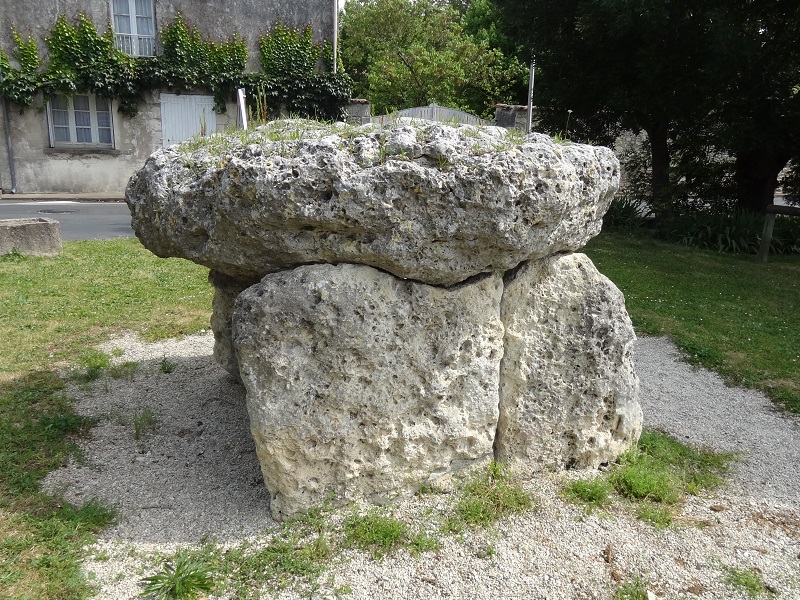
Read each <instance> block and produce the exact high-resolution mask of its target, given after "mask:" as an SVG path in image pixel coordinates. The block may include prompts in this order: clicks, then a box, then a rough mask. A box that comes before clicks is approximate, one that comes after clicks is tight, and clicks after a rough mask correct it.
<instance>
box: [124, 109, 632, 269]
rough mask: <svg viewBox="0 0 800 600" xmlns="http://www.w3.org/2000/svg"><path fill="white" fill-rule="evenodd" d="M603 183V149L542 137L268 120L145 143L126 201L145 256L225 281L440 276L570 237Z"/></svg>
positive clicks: (504, 262) (578, 236)
mask: <svg viewBox="0 0 800 600" xmlns="http://www.w3.org/2000/svg"><path fill="white" fill-rule="evenodd" d="M618 185H619V163H618V161H617V159H616V157H615V156H614V154H613V153H612V152H611V151H610V150H608V149H607V148H598V147H593V146H584V145H580V144H568V145H561V144H556V143H554V142H553V140H551V139H550V138H548V137H547V136H544V135H541V134H531V135H529V136H527V137H525V138H524V139H516V138H515V137H513V136H511V137H510V135H509V134H508V132H507V131H506V130H504V129H501V128H497V127H486V128H476V127H474V126H471V125H462V126H458V127H450V126H448V125H442V124H439V123H432V122H427V121H425V122H420V121H413V122H411V121H401V122H400V123H398V125H397V126H395V127H392V128H380V127H379V126H376V125H365V126H361V127H358V128H348V127H347V126H345V125H343V124H339V125H332V126H321V125H313V124H308V123H306V122H299V121H278V122H276V123H274V124H272V125H270V126H265V127H264V128H261V129H258V130H256V131H254V132H252V133H248V134H247V135H246V137H244V138H241V137H237V136H235V135H228V136H227V137H225V136H223V135H222V134H218V135H215V136H211V137H209V138H207V140H206V141H205V142H194V143H191V144H190V143H187V144H184V145H183V146H176V147H170V148H164V149H162V150H159V151H157V152H156V153H155V154H153V155H152V156H151V157H150V158H149V159H148V160H147V163H146V164H145V166H144V167H143V168H142V169H141V170H140V171H139V172H138V173H137V174H136V175H134V177H133V178H132V179H131V181H130V184H129V185H128V189H127V192H126V200H127V202H128V204H129V206H130V209H131V215H132V224H133V228H134V230H135V231H136V234H137V236H138V237H139V239H140V240H141V241H142V243H143V244H144V245H145V246H146V247H147V248H149V249H150V250H151V251H153V252H154V253H155V254H157V255H159V256H179V257H183V258H187V259H189V260H192V261H195V262H197V263H200V264H203V265H206V266H208V267H210V268H211V269H213V270H215V271H218V272H220V273H224V274H225V275H228V276H231V277H235V278H238V279H254V278H260V277H262V276H264V275H266V274H267V273H273V272H276V271H280V270H285V269H291V268H294V267H296V266H298V265H301V264H309V263H320V262H327V263H339V262H347V263H356V264H366V265H370V266H373V267H376V268H379V269H381V270H384V271H387V272H389V273H392V274H394V275H396V276H398V277H402V278H408V279H414V280H418V281H421V282H425V283H430V284H434V285H453V284H455V283H458V282H461V281H464V280H465V279H467V278H469V277H472V276H474V275H477V274H479V273H483V272H491V271H501V270H506V269H511V268H513V267H515V266H517V265H518V264H519V263H520V262H522V261H525V260H532V259H536V258H540V257H543V256H547V255H550V254H553V253H554V252H561V251H574V250H577V249H578V248H580V247H582V246H583V245H584V244H585V243H586V242H587V241H588V240H589V239H591V237H593V236H594V235H596V234H597V233H599V231H600V227H601V221H602V216H603V214H604V213H605V211H606V209H607V208H608V205H609V203H610V202H611V198H612V197H613V195H614V193H615V192H616V189H617V187H618Z"/></svg>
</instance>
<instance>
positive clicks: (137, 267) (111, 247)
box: [0, 238, 212, 381]
mask: <svg viewBox="0 0 800 600" xmlns="http://www.w3.org/2000/svg"><path fill="white" fill-rule="evenodd" d="M207 273H208V269H205V268H204V267H200V266H198V265H195V264H193V263H190V262H189V261H186V260H181V259H166V260H165V259H160V258H157V257H156V256H154V255H153V254H152V253H150V252H149V251H148V250H145V249H144V247H143V246H142V245H141V244H140V243H139V241H138V240H136V239H131V238H129V239H119V240H104V241H89V242H66V243H64V252H63V254H62V255H61V256H59V257H58V258H23V257H20V256H14V255H9V256H4V257H0V339H2V340H4V342H3V344H2V345H1V346H0V381H2V380H3V378H7V377H8V374H19V373H24V372H26V371H30V370H32V369H47V368H50V367H51V366H52V365H53V364H54V363H56V362H59V361H65V360H66V361H69V360H74V359H75V357H76V356H77V355H78V354H79V353H80V352H81V351H82V350H85V349H86V348H88V347H89V346H91V345H93V344H97V343H99V342H100V341H102V340H103V339H104V337H107V336H108V334H110V333H112V332H115V331H120V330H123V329H131V330H134V331H138V332H140V333H142V334H143V337H144V338H145V339H150V340H153V339H160V338H165V337H170V336H176V335H180V334H184V333H190V332H195V331H198V330H199V329H200V328H203V327H208V319H209V315H210V313H211V295H212V290H211V286H210V285H209V284H208V282H207V281H206V274H207Z"/></svg>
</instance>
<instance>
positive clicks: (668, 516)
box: [636, 501, 672, 529]
mask: <svg viewBox="0 0 800 600" xmlns="http://www.w3.org/2000/svg"><path fill="white" fill-rule="evenodd" d="M636 516H637V517H638V518H639V520H640V521H644V522H645V523H650V524H651V525H652V526H653V527H655V528H656V529H666V528H668V527H669V526H670V525H672V510H671V509H670V507H668V506H663V505H660V504H656V503H654V502H647V501H645V502H642V504H640V505H639V506H637V507H636Z"/></svg>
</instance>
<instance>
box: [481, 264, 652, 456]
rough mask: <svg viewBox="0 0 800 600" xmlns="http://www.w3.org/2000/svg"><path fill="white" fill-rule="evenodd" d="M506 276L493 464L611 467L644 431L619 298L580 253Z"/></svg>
mask: <svg viewBox="0 0 800 600" xmlns="http://www.w3.org/2000/svg"><path fill="white" fill-rule="evenodd" d="M508 279H509V281H507V283H506V286H505V291H504V293H503V301H502V309H501V314H502V319H503V324H504V325H505V344H504V345H505V355H504V357H503V362H502V367H501V372H500V419H499V426H498V430H497V440H496V443H495V448H496V458H497V460H499V461H500V462H503V463H505V464H509V465H513V466H514V467H515V468H516V469H517V470H530V469H531V468H534V469H538V468H542V467H556V468H563V467H572V466H575V467H597V466H599V465H600V464H602V463H608V462H610V461H612V460H615V459H616V458H617V457H618V456H619V455H620V454H622V453H623V452H624V451H626V450H628V449H630V447H631V446H632V445H633V444H634V443H635V442H636V440H638V438H639V434H640V432H641V429H642V409H641V407H640V405H639V400H638V393H639V380H638V378H637V377H636V372H635V371H634V365H633V356H632V351H633V342H634V340H635V339H636V336H635V334H634V332H633V327H632V325H631V322H630V319H629V317H628V313H627V311H626V310H625V301H624V298H623V296H622V293H620V291H619V290H618V289H617V288H616V287H615V286H614V284H613V283H611V281H609V280H608V279H607V278H606V277H605V276H603V275H601V274H600V273H599V272H598V271H597V269H596V268H595V266H594V264H592V261H591V260H589V258H588V257H587V256H585V255H583V254H567V255H556V256H551V257H548V258H545V259H542V260H539V261H536V262H531V263H527V264H525V265H523V266H521V267H520V269H519V270H518V271H517V272H516V273H514V274H513V276H510V277H509V278H508Z"/></svg>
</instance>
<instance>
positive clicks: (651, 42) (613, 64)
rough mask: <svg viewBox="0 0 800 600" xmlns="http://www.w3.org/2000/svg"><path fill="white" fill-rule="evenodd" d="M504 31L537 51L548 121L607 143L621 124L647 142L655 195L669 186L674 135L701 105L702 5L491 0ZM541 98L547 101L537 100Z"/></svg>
mask: <svg viewBox="0 0 800 600" xmlns="http://www.w3.org/2000/svg"><path fill="white" fill-rule="evenodd" d="M495 1H496V4H497V6H498V9H499V10H500V14H501V15H502V17H503V19H502V21H501V23H502V28H503V29H504V31H506V32H507V33H508V35H509V36H510V37H512V38H514V39H516V40H517V41H519V42H520V43H522V44H523V45H524V46H525V48H526V49H528V50H530V51H531V52H532V53H533V54H535V56H536V63H537V65H539V66H540V69H541V77H540V78H539V79H537V90H536V92H537V98H538V100H537V104H539V105H540V109H541V110H542V113H543V117H544V119H545V122H549V123H550V124H551V126H552V125H556V124H558V123H562V124H563V123H564V122H565V120H564V117H565V116H566V114H567V111H568V110H572V111H573V121H572V122H573V123H574V125H573V129H572V130H571V131H570V133H571V134H572V135H573V137H576V138H578V139H584V140H592V141H598V142H604V143H608V142H609V141H610V140H611V139H613V137H615V135H616V134H617V133H618V132H619V131H620V130H621V129H622V128H626V129H632V130H635V131H640V130H644V131H645V132H647V136H648V139H649V142H650V151H651V160H652V175H651V187H652V195H653V198H654V199H656V200H657V201H658V200H659V199H661V198H664V197H665V196H668V195H669V192H670V162H671V161H670V152H669V139H670V136H672V135H674V128H675V125H676V123H678V122H681V121H686V120H691V119H692V118H693V117H695V116H696V115H697V114H698V113H699V112H700V111H701V107H703V106H704V103H705V98H706V97H707V93H706V91H705V90H704V89H703V85H700V83H701V82H703V81H704V80H703V65H704V63H705V60H704V59H703V56H702V53H703V41H702V40H703V37H704V35H706V34H707V27H708V25H707V21H706V20H705V19H704V15H703V14H702V13H701V12H700V11H698V10H697V9H696V2H689V1H688V0H677V1H674V2H662V1H660V0H659V1H656V0H593V1H590V0H535V1H531V2H524V1H518V0H495ZM542 104H544V106H541V105H542Z"/></svg>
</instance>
